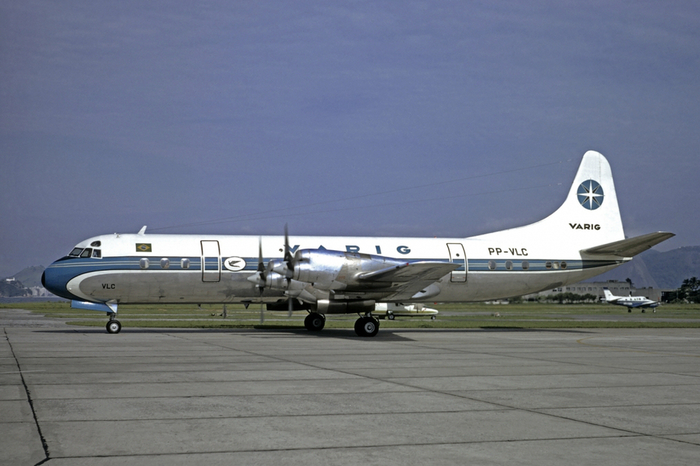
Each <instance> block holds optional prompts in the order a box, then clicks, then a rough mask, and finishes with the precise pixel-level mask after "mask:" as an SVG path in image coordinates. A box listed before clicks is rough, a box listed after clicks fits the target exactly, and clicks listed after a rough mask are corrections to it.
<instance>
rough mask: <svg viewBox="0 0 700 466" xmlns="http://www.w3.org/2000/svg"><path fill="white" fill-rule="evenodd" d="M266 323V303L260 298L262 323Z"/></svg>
mask: <svg viewBox="0 0 700 466" xmlns="http://www.w3.org/2000/svg"><path fill="white" fill-rule="evenodd" d="M264 323H265V303H263V300H262V299H261V300H260V324H261V325H262V324H264Z"/></svg>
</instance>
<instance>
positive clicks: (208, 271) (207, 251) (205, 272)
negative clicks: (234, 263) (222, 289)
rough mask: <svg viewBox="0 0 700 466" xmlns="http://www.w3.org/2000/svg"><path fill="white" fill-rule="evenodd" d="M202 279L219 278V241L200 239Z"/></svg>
mask: <svg viewBox="0 0 700 466" xmlns="http://www.w3.org/2000/svg"><path fill="white" fill-rule="evenodd" d="M201 243H202V281H203V282H218V281H219V280H221V256H220V253H219V242H218V241H216V240H202V241H201Z"/></svg>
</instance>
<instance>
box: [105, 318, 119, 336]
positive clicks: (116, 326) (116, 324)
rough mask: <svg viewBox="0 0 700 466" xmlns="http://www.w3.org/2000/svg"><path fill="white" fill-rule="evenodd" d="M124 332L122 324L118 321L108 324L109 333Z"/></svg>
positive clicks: (111, 321)
mask: <svg viewBox="0 0 700 466" xmlns="http://www.w3.org/2000/svg"><path fill="white" fill-rule="evenodd" d="M121 330H122V324H120V323H119V321H118V320H110V321H109V322H107V333H119V332H120V331H121Z"/></svg>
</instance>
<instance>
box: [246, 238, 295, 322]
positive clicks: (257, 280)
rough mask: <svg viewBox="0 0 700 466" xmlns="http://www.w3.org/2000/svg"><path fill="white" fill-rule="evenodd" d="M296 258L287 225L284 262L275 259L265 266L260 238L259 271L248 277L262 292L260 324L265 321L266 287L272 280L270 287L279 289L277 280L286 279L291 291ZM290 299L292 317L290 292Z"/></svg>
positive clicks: (289, 309) (292, 304) (289, 296)
mask: <svg viewBox="0 0 700 466" xmlns="http://www.w3.org/2000/svg"><path fill="white" fill-rule="evenodd" d="M295 260H296V258H295V256H294V255H293V254H292V250H291V248H290V247H289V230H288V227H287V225H285V226H284V258H283V259H282V260H279V259H275V260H270V261H268V263H267V266H266V265H265V263H264V261H263V252H262V238H260V241H259V243H258V269H257V272H256V273H255V274H253V275H251V276H249V277H248V281H250V282H252V283H254V284H255V286H256V287H257V288H258V290H260V323H261V324H262V323H263V322H264V321H265V314H264V306H265V303H264V301H263V299H262V295H263V293H264V291H265V287H266V286H267V285H268V283H267V282H268V279H271V280H272V284H271V285H270V286H272V287H274V288H276V287H279V286H280V284H275V283H277V280H278V279H280V278H282V277H284V278H283V279H284V280H285V281H286V285H287V286H286V287H285V289H289V286H290V284H291V281H292V277H294V266H295ZM270 272H275V273H276V274H279V275H280V277H276V276H274V275H273V276H272V277H270ZM285 294H286V295H287V298H288V303H289V307H288V312H287V315H288V316H289V317H291V316H292V312H293V311H294V302H293V301H292V299H294V298H293V296H292V294H290V293H289V292H286V293H285Z"/></svg>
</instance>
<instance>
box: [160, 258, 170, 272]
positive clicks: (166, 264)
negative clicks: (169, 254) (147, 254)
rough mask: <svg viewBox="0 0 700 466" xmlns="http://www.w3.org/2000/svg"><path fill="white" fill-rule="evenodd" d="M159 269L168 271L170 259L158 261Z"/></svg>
mask: <svg viewBox="0 0 700 466" xmlns="http://www.w3.org/2000/svg"><path fill="white" fill-rule="evenodd" d="M160 268H162V269H169V268H170V259H167V258H165V257H164V258H162V259H161V260H160Z"/></svg>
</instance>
